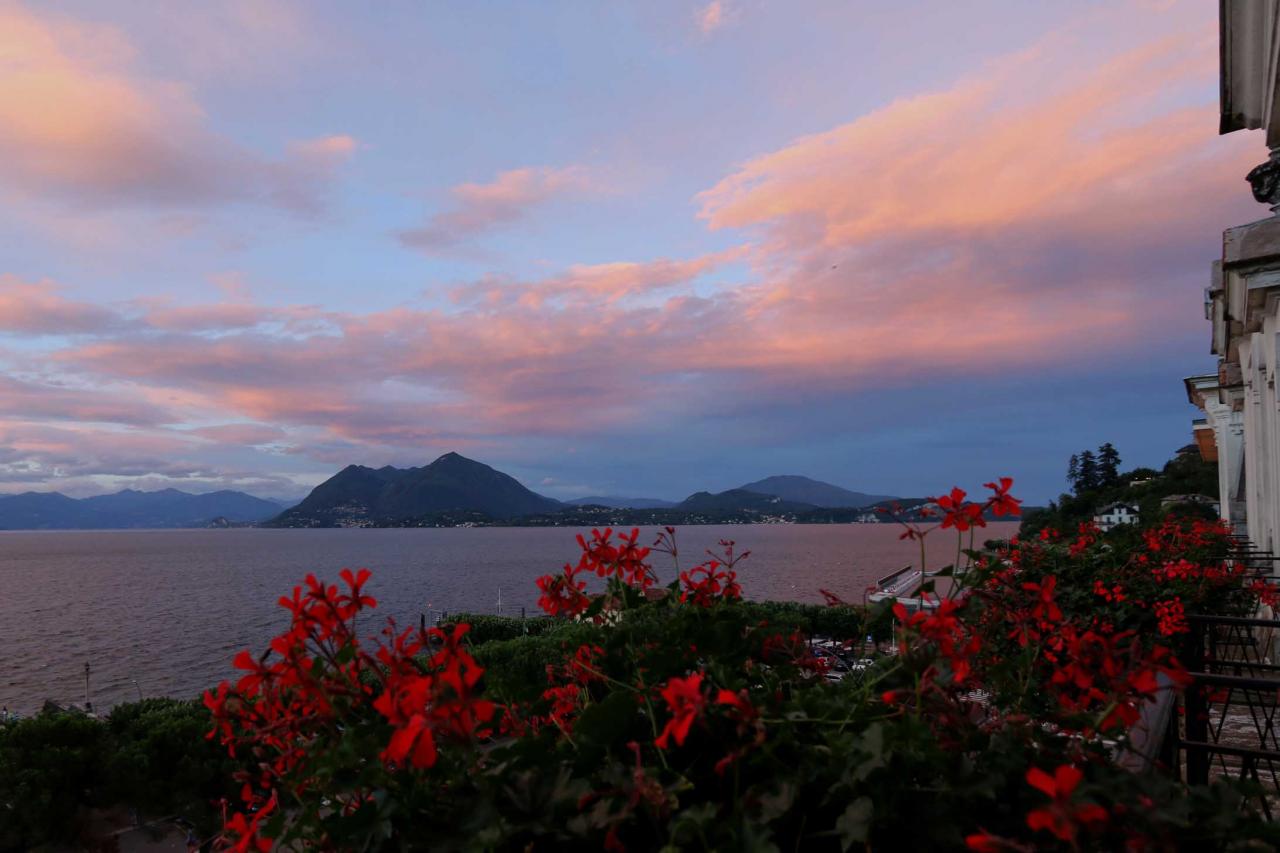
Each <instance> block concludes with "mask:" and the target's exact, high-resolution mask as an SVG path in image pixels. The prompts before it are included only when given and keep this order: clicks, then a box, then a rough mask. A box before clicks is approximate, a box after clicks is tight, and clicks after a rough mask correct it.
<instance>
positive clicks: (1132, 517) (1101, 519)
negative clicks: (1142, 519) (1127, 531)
mask: <svg viewBox="0 0 1280 853" xmlns="http://www.w3.org/2000/svg"><path fill="white" fill-rule="evenodd" d="M1093 523H1094V524H1096V525H1097V526H1098V529H1099V530H1101V531H1102V532H1104V533H1105V532H1106V531H1108V530H1112V529H1114V528H1116V527H1119V526H1120V525H1122V524H1137V523H1138V508H1137V507H1135V506H1131V505H1129V504H1126V503H1114V504H1107V505H1106V506H1104V507H1103V508H1102V509H1100V510H1098V511H1097V512H1096V513H1095V514H1094V516H1093Z"/></svg>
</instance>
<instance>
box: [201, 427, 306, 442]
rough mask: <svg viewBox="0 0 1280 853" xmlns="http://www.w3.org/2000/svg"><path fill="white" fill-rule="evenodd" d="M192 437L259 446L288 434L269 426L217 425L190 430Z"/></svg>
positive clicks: (279, 439)
mask: <svg viewBox="0 0 1280 853" xmlns="http://www.w3.org/2000/svg"><path fill="white" fill-rule="evenodd" d="M190 432H191V433H192V434H193V435H198V436H200V437H201V438H207V439H208V440H210V441H214V442H217V443H219V444H241V445H259V444H271V443H273V442H278V441H281V440H283V439H285V438H286V437H287V436H288V433H287V432H285V431H284V430H282V429H280V427H277V426H273V425H271V424H249V423H241V424H218V425H217V426H207V427H196V428H195V429H192V430H190Z"/></svg>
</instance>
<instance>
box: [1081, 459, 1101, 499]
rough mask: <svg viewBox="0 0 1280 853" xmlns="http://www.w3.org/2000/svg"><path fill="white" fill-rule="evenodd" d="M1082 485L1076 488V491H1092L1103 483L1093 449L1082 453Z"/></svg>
mask: <svg viewBox="0 0 1280 853" xmlns="http://www.w3.org/2000/svg"><path fill="white" fill-rule="evenodd" d="M1079 482H1080V485H1079V486H1078V487H1077V488H1076V493H1077V494H1079V493H1080V492H1091V491H1093V490H1094V489H1096V488H1098V486H1099V485H1101V482H1100V480H1099V477H1098V460H1097V459H1096V458H1094V455H1093V451H1092V450H1086V451H1085V452H1084V453H1081V454H1080V480H1079Z"/></svg>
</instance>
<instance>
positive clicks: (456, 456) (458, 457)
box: [431, 450, 482, 465]
mask: <svg viewBox="0 0 1280 853" xmlns="http://www.w3.org/2000/svg"><path fill="white" fill-rule="evenodd" d="M441 462H444V463H449V462H471V463H473V464H475V465H480V464H482V463H480V462H476V461H475V460H474V459H468V458H467V457H465V456H463V455H462V454H461V453H456V452H454V451H452V450H450V451H449V452H448V453H446V454H444V455H443V456H438V457H436V461H435V462H432V463H431V464H432V465H438V464H440V463H441Z"/></svg>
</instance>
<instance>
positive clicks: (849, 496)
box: [739, 474, 894, 508]
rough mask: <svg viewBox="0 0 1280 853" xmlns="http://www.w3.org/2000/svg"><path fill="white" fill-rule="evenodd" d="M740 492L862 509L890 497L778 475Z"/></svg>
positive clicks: (747, 486)
mask: <svg viewBox="0 0 1280 853" xmlns="http://www.w3.org/2000/svg"><path fill="white" fill-rule="evenodd" d="M739 489H740V490H741V491H747V492H758V493H760V494H762V495H776V496H777V497H780V498H782V499H783V500H785V501H793V502H795V503H803V504H810V505H812V506H818V507H827V508H831V507H864V506H871V505H872V504H876V503H881V502H884V501H891V500H893V499H894V498H893V496H892V495H871V494H867V493H865V492H851V491H849V490H848V489H842V488H840V487H839V486H833V485H832V484H830V483H824V482H822V481H821V480H814V479H811V478H809V477H801V476H799V475H796V474H782V475H779V476H775V477H765V478H764V479H763V480H756V481H755V482H754V483H747V484H746V485H745V486H740V487H739Z"/></svg>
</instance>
